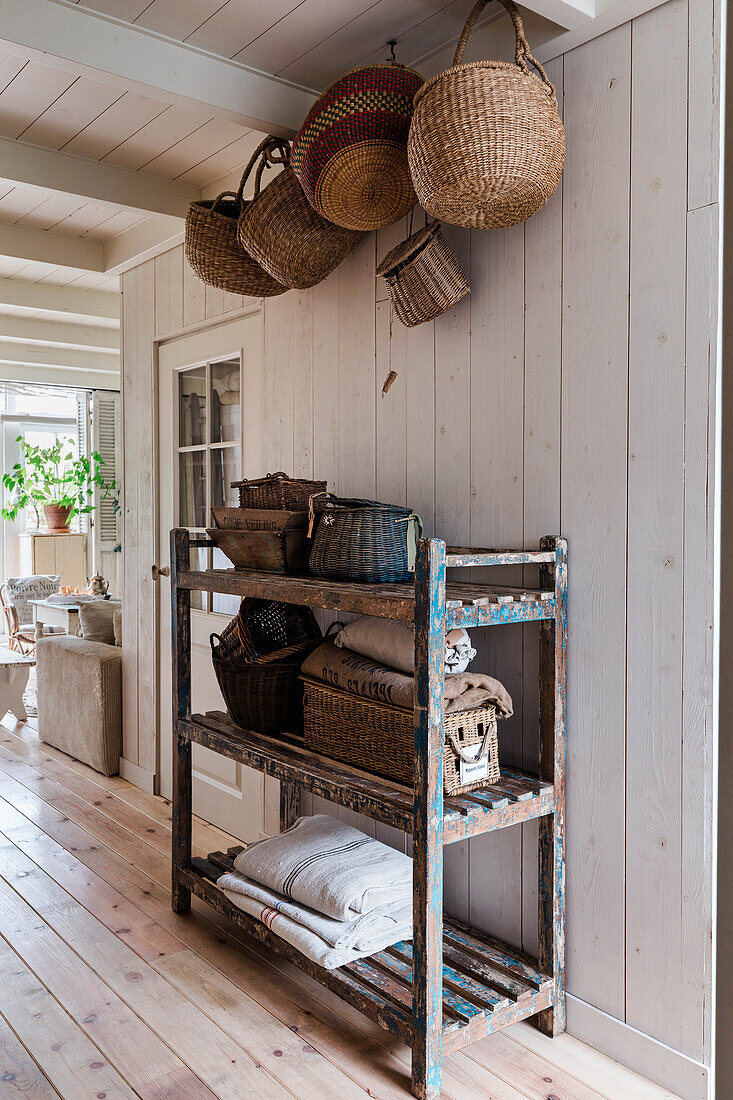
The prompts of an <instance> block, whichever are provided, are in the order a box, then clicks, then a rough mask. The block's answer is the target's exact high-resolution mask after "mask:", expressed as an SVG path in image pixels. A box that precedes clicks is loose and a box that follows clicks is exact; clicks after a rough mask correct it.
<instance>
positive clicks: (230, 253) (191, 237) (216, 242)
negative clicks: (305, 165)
mask: <svg viewBox="0 0 733 1100" xmlns="http://www.w3.org/2000/svg"><path fill="white" fill-rule="evenodd" d="M270 141H271V139H270V138H265V140H264V141H263V142H261V143H260V145H259V146H258V147H257V149H256V150H255V152H254V153H253V154H252V157H251V159H250V162H249V164H248V165H247V167H246V168H245V170H244V173H243V174H242V180H241V183H240V184H239V189H238V190H237V192H236V193H235V192H233V191H224V192H223V193H222V194H221V195H219V197H218V198H216V199H214V200H213V201H205V202H192V203H191V205H190V206H189V208H188V214H187V215H186V236H185V250H186V259H187V260H188V262H189V264H190V265H191V268H192V270H193V271H194V273H195V274H196V275H197V276H198V277H199V279H201V281H202V282H204V283H206V284H207V285H208V286H213V287H216V288H217V290H226V291H228V292H229V293H230V294H248V295H250V296H252V297H254V298H272V297H274V295H276V294H284V293H285V291H286V290H287V289H288V288H287V287H286V286H283V285H282V284H281V283H279V282H278V281H277V280H276V279H273V277H272V276H271V275H269V274H268V273H267V272H266V271H264V270H263V268H262V267H261V266H260V264H259V263H258V262H257V260H256V259H254V258H253V257H252V256H250V255H249V253H248V252H245V250H244V249H243V248H242V246H241V245H240V243H239V240H238V238H237V223H238V221H239V218H240V215H241V213H242V210H243V209H246V208H247V207H248V206H249V204H250V202H252V201H254V200H243V198H242V195H243V192H244V187H245V184H246V182H247V179H248V178H249V175H250V172H251V171H252V168H253V167H254V165H255V164H256V163H257V161H258V160H260V165H259V167H258V170H257V177H256V182H255V192H256V193H257V192H259V185H260V179H261V176H262V170H263V168H264V167H265V164H266V160H265V149H266V148H267V146H268V142H270Z"/></svg>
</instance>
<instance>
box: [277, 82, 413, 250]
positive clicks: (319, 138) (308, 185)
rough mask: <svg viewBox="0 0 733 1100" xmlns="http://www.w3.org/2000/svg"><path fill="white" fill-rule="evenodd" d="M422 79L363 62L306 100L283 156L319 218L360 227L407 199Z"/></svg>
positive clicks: (374, 223)
mask: <svg viewBox="0 0 733 1100" xmlns="http://www.w3.org/2000/svg"><path fill="white" fill-rule="evenodd" d="M422 84H423V78H422V77H421V76H420V74H419V73H416V72H414V71H413V70H412V69H407V68H405V66H404V65H399V64H397V63H394V62H390V63H389V64H387V65H366V66H364V67H363V68H360V69H354V70H353V71H352V72H349V73H346V74H345V75H344V76H341V77H339V79H338V80H336V81H335V82H334V83H333V84H332V85H331V87H330V88H327V89H326V91H325V92H324V93H323V94H322V95H321V96H320V97H319V98H318V99H317V100H316V102H315V103H314V104H313V106H312V107H311V109H310V111H309V112H308V115H307V116H306V119H305V122H304V123H303V125H302V126H301V128H300V130H299V132H298V135H297V137H296V139H295V141H294V142H293V150H292V154H291V160H290V163H291V165H292V168H293V171H294V172H295V175H296V177H297V179H298V181H299V183H300V185H301V187H302V188H303V191H304V192H305V195H306V198H307V199H308V201H309V203H310V204H311V206H312V207H313V208H314V209H315V210H317V211H318V213H319V214H321V215H322V216H323V217H324V218H327V219H328V220H329V221H331V222H335V224H336V225H341V226H344V228H346V229H357V230H361V231H362V232H366V231H368V230H370V229H380V228H381V227H382V226H385V225H391V224H392V222H396V221H397V220H398V218H401V217H402V216H403V215H404V214H406V213H407V211H408V210H410V209H411V208H412V207H413V206H414V205H415V189H414V187H413V186H412V181H411V180H410V171H409V168H408V165H407V151H406V145H407V134H408V130H409V127H410V119H411V117H412V100H413V97H414V95H415V92H416V91H417V90H418V88H420V87H421V85H422Z"/></svg>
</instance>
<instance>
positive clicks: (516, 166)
mask: <svg viewBox="0 0 733 1100" xmlns="http://www.w3.org/2000/svg"><path fill="white" fill-rule="evenodd" d="M500 2H501V3H502V4H503V6H504V7H505V8H506V10H507V11H508V12H509V15H510V16H511V19H512V22H513V24H514V32H515V37H516V49H515V60H514V63H513V64H512V63H509V62H505V61H475V62H472V63H470V64H466V65H464V64H461V62H462V59H463V51H464V49H465V46H466V42H467V40H468V37H469V35H470V33H471V30H472V29H473V25H474V23H475V22H476V19H477V18H478V15H479V13H480V12H481V11H482V10H483V8H484V7H485V5H486V3H487V0H477V3H476V5H475V6H474V8H473V10H472V12H471V14H470V15H469V17H468V19H467V21H466V25H465V27H464V28H463V33H462V34H461V37H460V39H459V41H458V46H457V48H456V53H455V57H454V59H453V68H451V69H447V70H446V71H445V72H442V73H439V74H438V75H437V76H434V77H433V78H432V80H429V81H428V82H427V84H425V85H423V87H422V88H421V89H420V90H419V91H418V92H417V94H416V96H415V103H414V114H413V118H412V123H411V125H410V136H409V140H408V147H407V148H408V157H409V162H410V172H411V174H412V181H413V183H414V185H415V190H416V192H417V197H418V199H419V200H420V203H421V205H422V206H423V207H424V208H425V209H426V210H427V211H428V213H429V214H432V215H433V217H435V218H439V219H441V220H442V221H444V222H450V223H452V224H454V225H462V226H465V227H466V228H478V229H498V228H502V227H505V226H510V225H516V224H517V223H518V222H522V221H525V220H526V219H527V218H529V217H531V216H532V214H534V213H536V212H537V210H539V209H540V207H541V206H543V205H544V204H545V203H546V202H547V200H548V199H549V198H550V196H551V195H552V194H553V192H554V191H555V189H556V187H557V185H558V183H559V182H560V177H561V175H562V170H563V166H564V163H565V131H564V130H563V125H562V121H561V119H560V116H559V114H558V112H557V99H556V97H555V89H554V88H553V86H552V84H551V83H550V80H549V79H548V77H547V74H546V73H545V70H544V69H543V68H542V66H541V65H540V63H539V62H538V61H536V60H535V58H534V57H533V56H532V53H531V51H530V48H529V44H528V42H527V39H526V38H525V35H524V26H523V24H522V20H521V17H520V15H519V12H518V11H517V9H516V7H515V6H514V3H513V2H512V0H500ZM528 62H529V63H530V64H532V65H533V66H534V67H535V69H536V70H537V73H539V75H536V74H535V73H533V72H532V71H531V70H530V68H529V64H528Z"/></svg>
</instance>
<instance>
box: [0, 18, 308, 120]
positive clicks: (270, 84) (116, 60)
mask: <svg viewBox="0 0 733 1100" xmlns="http://www.w3.org/2000/svg"><path fill="white" fill-rule="evenodd" d="M0 36H1V37H2V39H3V41H4V42H5V43H6V44H8V45H16V46H21V47H23V49H24V50H31V51H32V52H33V53H34V54H35V55H37V56H42V55H43V60H44V62H45V64H47V65H56V66H57V67H63V63H64V62H66V63H67V64H66V67H67V68H68V62H71V63H72V64H73V65H74V66H76V67H78V68H79V69H80V70H81V71H82V72H84V73H89V74H91V75H95V76H99V74H104V80H105V81H107V82H108V83H110V82H111V83H114V84H116V85H117V86H118V87H120V88H125V89H131V90H134V91H137V92H141V93H143V94H144V95H151V96H154V97H156V98H158V99H160V98H164V99H165V101H166V102H167V103H178V104H181V105H182V106H184V107H188V108H190V109H192V110H197V111H202V110H203V111H206V112H210V114H211V115H212V116H214V117H218V118H228V119H231V120H232V121H233V122H238V123H240V124H241V125H243V126H250V127H252V128H253V129H255V130H262V131H264V132H265V133H274V134H278V135H280V136H282V137H290V136H292V135H293V134H294V133H295V132H296V131H297V130H298V129H299V127H300V124H301V122H302V121H303V119H304V117H305V115H306V114H307V113H308V110H309V108H310V106H311V104H312V103H313V101H314V100H315V93H314V92H312V91H311V90H309V89H307V88H302V87H300V86H299V85H297V84H291V83H290V82H289V81H286V80H280V79H278V78H277V77H274V76H270V75H268V74H267V73H261V72H258V71H257V70H255V69H250V68H247V66H246V65H241V64H239V63H237V62H235V61H228V60H226V59H225V58H220V57H214V56H212V55H211V54H209V53H205V52H204V51H203V50H199V49H197V48H196V47H194V46H187V45H185V44H184V43H181V42H172V41H170V40H169V39H166V38H163V37H162V36H161V35H158V34H155V33H154V32H151V31H148V30H145V29H144V28H143V27H137V26H131V25H130V24H129V23H123V22H121V21H120V20H116V19H112V18H110V17H109V16H105V15H101V14H99V13H97V12H92V11H88V10H87V9H82V8H80V7H77V5H76V4H72V3H68V2H66V0H2V23H1V24H0ZM192 89H196V94H195V95H192ZM161 93H162V96H161Z"/></svg>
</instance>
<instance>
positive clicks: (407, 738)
mask: <svg viewBox="0 0 733 1100" xmlns="http://www.w3.org/2000/svg"><path fill="white" fill-rule="evenodd" d="M302 680H303V730H304V734H305V744H306V746H307V747H308V748H309V749H313V751H314V752H319V753H322V755H323V756H330V757H332V758H333V759H334V760H343V761H344V763H347V764H352V765H353V766H354V767H355V768H363V769H364V770H365V771H369V772H373V773H374V774H375V775H383V776H385V778H387V779H394V780H396V781H397V782H398V783H404V784H405V786H408V787H412V785H413V767H414V760H415V740H414V736H415V735H414V726H413V723H414V719H413V712H412V711H411V710H402V709H400V708H398V707H391V706H387V705H386V704H385V703H377V702H375V701H373V700H372V699H362V698H360V697H359V696H357V695H350V694H348V693H347V692H345V691H338V690H336V689H335V688H332V687H329V686H327V685H326V684H322V683H319V682H318V681H316V680H311V679H310V678H308V677H302ZM443 731H444V735H445V744H444V748H443V786H444V790H445V793H446V795H454V794H465V793H466V792H468V791H473V790H477V789H478V788H479V787H486V786H488V785H489V784H491V783H495V782H496V781H497V780H498V779H499V776H500V771H499V747H498V737H497V732H496V711H495V709H494V707H493V706H488V707H479V708H477V709H476V710H465V711H460V712H459V713H457V714H448V715H446V717H445V718H444V720H443ZM477 745H478V746H482V747H483V752H481V751H480V750H479V753H480V756H482V757H483V755H484V754H485V753H488V757H489V759H488V775H487V776H486V778H482V779H479V780H478V781H476V782H471V783H464V784H463V785H461V781H460V752H459V750H466V749H470V748H471V747H472V746H473V747H475V746H477Z"/></svg>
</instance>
